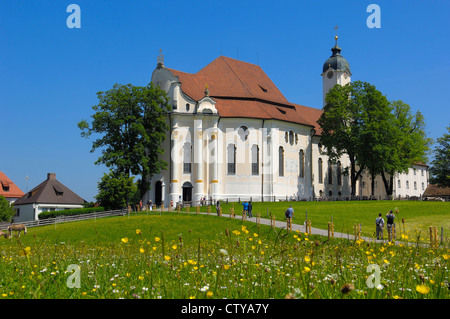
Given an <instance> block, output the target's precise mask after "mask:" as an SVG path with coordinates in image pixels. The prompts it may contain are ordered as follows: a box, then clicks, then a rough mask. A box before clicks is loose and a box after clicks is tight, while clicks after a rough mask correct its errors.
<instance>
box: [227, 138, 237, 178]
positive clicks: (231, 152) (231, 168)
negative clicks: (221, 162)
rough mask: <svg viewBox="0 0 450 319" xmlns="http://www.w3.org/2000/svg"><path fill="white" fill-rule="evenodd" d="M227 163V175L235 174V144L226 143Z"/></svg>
mask: <svg viewBox="0 0 450 319" xmlns="http://www.w3.org/2000/svg"><path fill="white" fill-rule="evenodd" d="M227 164H228V165H227V167H228V175H234V174H236V146H235V145H234V144H228V147H227Z"/></svg>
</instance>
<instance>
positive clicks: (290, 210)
mask: <svg viewBox="0 0 450 319" xmlns="http://www.w3.org/2000/svg"><path fill="white" fill-rule="evenodd" d="M284 215H285V216H286V219H287V222H288V223H289V226H288V227H289V228H290V227H291V225H292V218H293V217H294V209H293V208H292V205H289V208H288V209H286V212H285V213H284Z"/></svg>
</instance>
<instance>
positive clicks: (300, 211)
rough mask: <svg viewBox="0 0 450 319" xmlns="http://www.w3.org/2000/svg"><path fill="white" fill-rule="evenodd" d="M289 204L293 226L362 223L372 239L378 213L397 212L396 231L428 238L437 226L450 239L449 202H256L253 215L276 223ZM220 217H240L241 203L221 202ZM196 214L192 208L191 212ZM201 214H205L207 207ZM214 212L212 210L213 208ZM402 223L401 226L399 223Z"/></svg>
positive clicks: (345, 227)
mask: <svg viewBox="0 0 450 319" xmlns="http://www.w3.org/2000/svg"><path fill="white" fill-rule="evenodd" d="M289 205H292V208H294V221H293V222H294V223H296V224H301V225H303V223H304V221H305V219H306V218H308V219H309V220H311V226H312V227H316V228H321V229H327V227H328V222H331V219H333V223H334V225H335V231H336V232H342V233H349V234H353V233H354V225H355V224H358V225H359V224H361V231H362V234H363V236H368V237H372V236H373V235H374V233H375V219H376V218H377V217H378V214H379V213H381V214H382V216H383V218H384V219H385V221H386V214H387V213H388V212H389V211H390V210H392V211H394V212H395V211H398V213H396V214H395V215H396V218H395V223H396V226H397V228H398V230H400V227H401V229H402V230H403V229H405V231H408V232H409V234H411V235H412V234H416V233H417V234H418V233H419V232H420V233H421V236H422V238H425V237H427V233H428V231H429V227H430V226H433V227H434V226H436V227H438V229H439V234H440V232H441V227H443V228H444V234H447V237H450V236H449V232H450V203H449V202H427V201H422V202H420V201H347V202H346V201H336V202H255V203H253V216H255V215H256V214H257V213H260V215H261V217H262V218H268V217H269V216H271V215H273V216H275V218H276V219H277V220H281V221H283V220H285V217H284V211H285V210H286V209H287V208H288V207H289ZM221 207H222V212H223V214H229V212H230V209H231V208H233V209H234V212H235V213H236V215H242V204H239V203H231V202H230V203H228V204H226V203H224V202H221ZM193 211H194V212H195V208H194V207H191V208H190V212H193ZM200 211H202V212H206V207H201V208H200ZM212 211H213V213H214V212H215V209H214V207H213V208H212ZM402 220H403V223H402Z"/></svg>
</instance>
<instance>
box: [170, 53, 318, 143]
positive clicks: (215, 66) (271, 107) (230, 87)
mask: <svg viewBox="0 0 450 319" xmlns="http://www.w3.org/2000/svg"><path fill="white" fill-rule="evenodd" d="M168 70H170V71H171V72H172V74H173V75H175V76H177V77H178V79H179V81H180V82H181V89H182V91H183V93H184V94H186V95H187V96H189V97H190V98H192V99H194V100H195V101H199V100H201V99H202V98H203V97H204V91H205V85H206V84H208V87H209V95H210V97H211V98H212V99H214V100H215V101H216V102H217V103H216V108H217V110H218V112H219V115H220V116H221V117H248V118H259V119H277V120H282V121H288V122H292V123H298V124H303V125H307V126H312V127H314V128H315V129H316V132H317V133H316V134H320V132H321V131H320V127H319V126H318V124H317V123H316V122H317V120H318V119H319V117H320V115H321V114H322V110H320V109H314V108H310V107H306V106H303V105H299V104H294V103H291V102H289V101H288V100H287V99H286V98H285V97H284V96H283V94H282V93H281V92H280V90H278V88H277V87H276V86H275V84H274V83H273V82H272V81H271V80H270V78H269V77H268V76H267V74H265V73H264V71H263V70H262V69H261V68H260V67H259V66H257V65H254V64H251V63H247V62H242V61H238V60H235V59H231V58H227V57H224V56H221V57H219V58H217V59H215V60H214V61H212V62H211V63H210V64H208V65H207V66H206V67H204V68H203V69H201V70H200V71H198V72H197V73H195V74H191V73H185V72H181V71H177V70H173V69H168Z"/></svg>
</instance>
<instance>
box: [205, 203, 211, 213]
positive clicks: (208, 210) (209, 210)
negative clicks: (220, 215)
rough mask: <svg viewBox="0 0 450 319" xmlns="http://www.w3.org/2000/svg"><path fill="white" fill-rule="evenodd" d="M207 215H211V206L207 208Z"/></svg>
mask: <svg viewBox="0 0 450 319" xmlns="http://www.w3.org/2000/svg"><path fill="white" fill-rule="evenodd" d="M206 213H207V214H208V215H211V206H210V205H208V206H207V207H206Z"/></svg>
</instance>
